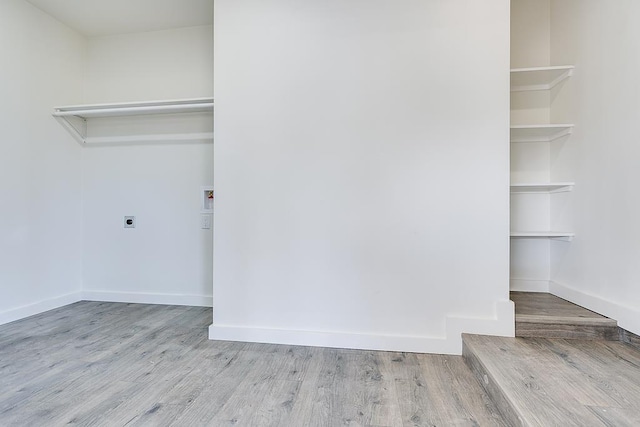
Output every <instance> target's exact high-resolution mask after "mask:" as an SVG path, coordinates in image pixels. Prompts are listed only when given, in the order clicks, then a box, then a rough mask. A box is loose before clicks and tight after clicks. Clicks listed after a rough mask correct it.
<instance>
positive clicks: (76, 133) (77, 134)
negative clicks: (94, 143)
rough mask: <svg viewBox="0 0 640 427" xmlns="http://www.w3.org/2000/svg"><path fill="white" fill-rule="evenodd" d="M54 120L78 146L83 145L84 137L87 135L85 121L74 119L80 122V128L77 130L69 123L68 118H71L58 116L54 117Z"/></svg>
mask: <svg viewBox="0 0 640 427" xmlns="http://www.w3.org/2000/svg"><path fill="white" fill-rule="evenodd" d="M54 117H55V118H56V120H57V121H58V123H60V124H61V125H62V126H63V127H64V128H65V129H66V130H67V131H68V132H69V133H70V134H71V136H73V138H74V139H75V140H76V141H78V143H80V144H84V143H85V142H86V138H87V137H86V135H87V120H86V119H83V118H80V117H75V119H78V120H80V121H81V123H80V128H81V129H78V128H76V127H75V126H74V125H73V123H72V122H71V120H70V118H71V116H66V117H60V116H54Z"/></svg>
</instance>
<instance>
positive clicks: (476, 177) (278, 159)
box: [210, 0, 513, 353]
mask: <svg viewBox="0 0 640 427" xmlns="http://www.w3.org/2000/svg"><path fill="white" fill-rule="evenodd" d="M215 7H216V9H215V23H214V31H215V55H216V63H215V87H216V94H215V96H216V127H215V134H216V144H215V180H216V216H215V219H214V221H215V239H214V249H215V250H214V293H213V295H214V322H213V325H212V327H211V328H210V337H212V338H220V339H234V340H249V341H252V340H255V341H268V342H282V343H284V342H288V343H297V344H309V345H327V346H341V347H358V348H377V349H395V350H409V351H430V352H443V353H447V352H452V353H455V352H458V353H459V352H460V349H461V345H460V342H461V339H460V332H462V331H472V330H473V331H476V332H478V333H497V334H507V335H508V334H513V308H512V305H511V304H510V302H509V301H508V250H509V238H508V224H509V218H508V215H509V207H508V197H509V195H508V181H509V169H508V167H509V159H508V157H509V142H508V132H507V130H508V121H509V111H508V104H509V102H508V97H509V73H508V69H509V2H508V1H504V0H484V1H478V0H473V1H471V0H451V1H446V2H445V1H433V0H432V1H408V0H403V1H397V2H387V1H381V0H374V1H365V0H354V1H349V2H344V1H337V0H333V1H319V0H315V1H307V2H292V1H287V0H271V1H264V0H260V1H258V0H217V1H216V4H215ZM451 325H455V327H453V326H451ZM447 330H448V332H447Z"/></svg>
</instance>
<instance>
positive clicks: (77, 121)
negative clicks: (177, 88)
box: [53, 98, 213, 144]
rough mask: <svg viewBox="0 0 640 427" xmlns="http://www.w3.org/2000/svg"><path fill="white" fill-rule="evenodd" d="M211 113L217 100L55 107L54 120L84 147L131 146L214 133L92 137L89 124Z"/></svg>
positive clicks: (188, 138)
mask: <svg viewBox="0 0 640 427" xmlns="http://www.w3.org/2000/svg"><path fill="white" fill-rule="evenodd" d="M209 112H211V113H213V98H192V99H176V100H161V101H142V102H123V103H112V104H86V105H71V106H64V107H55V108H54V112H53V117H55V118H56V119H57V120H58V121H59V122H60V124H61V125H62V126H64V128H65V129H67V131H69V133H71V135H72V136H73V137H74V138H75V139H76V140H77V141H78V142H80V143H82V144H85V143H86V144H91V143H94V144H109V143H127V142H163V141H195V140H212V139H213V132H197V133H196V132H194V133H176V134H171V133H164V134H151V135H131V136H115V137H110V136H107V137H90V136H88V135H87V120H89V119H92V118H105V117H128V116H140V115H159V114H185V113H209Z"/></svg>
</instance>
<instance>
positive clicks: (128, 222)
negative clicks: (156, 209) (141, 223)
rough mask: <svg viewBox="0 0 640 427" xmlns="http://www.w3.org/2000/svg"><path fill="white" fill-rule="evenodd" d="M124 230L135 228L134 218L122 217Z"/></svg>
mask: <svg viewBox="0 0 640 427" xmlns="http://www.w3.org/2000/svg"><path fill="white" fill-rule="evenodd" d="M124 228H136V217H135V216H125V217H124Z"/></svg>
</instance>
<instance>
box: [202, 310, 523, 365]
mask: <svg viewBox="0 0 640 427" xmlns="http://www.w3.org/2000/svg"><path fill="white" fill-rule="evenodd" d="M514 329H515V321H514V307H513V302H511V301H500V302H498V303H496V313H495V316H494V317H493V318H468V317H456V316H450V317H448V318H447V325H446V336H445V337H421V336H400V335H373V334H353V333H342V332H318V331H301V330H290V329H267V328H255V327H242V326H229V325H217V324H215V323H214V324H213V325H211V326H209V339H212V340H221V341H241V342H259V343H269V344H285V345H303V346H311V347H332V348H352V349H359V350H380V351H403V352H411V353H436V354H456V355H460V354H462V334H463V333H475V334H484V335H501V336H511V337H512V336H514V334H515V330H514Z"/></svg>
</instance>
